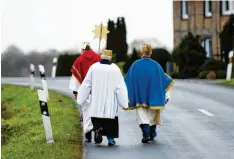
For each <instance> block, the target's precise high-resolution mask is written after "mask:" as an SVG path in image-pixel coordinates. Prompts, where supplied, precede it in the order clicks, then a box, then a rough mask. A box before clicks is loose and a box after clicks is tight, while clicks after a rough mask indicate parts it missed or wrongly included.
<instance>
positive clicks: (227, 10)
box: [221, 0, 234, 15]
mask: <svg viewBox="0 0 234 159" xmlns="http://www.w3.org/2000/svg"><path fill="white" fill-rule="evenodd" d="M221 5H222V14H223V15H230V14H231V13H234V1H231V0H229V1H227V0H226V1H224V0H223V1H222V4H221Z"/></svg>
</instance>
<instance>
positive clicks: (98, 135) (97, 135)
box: [94, 128, 102, 144]
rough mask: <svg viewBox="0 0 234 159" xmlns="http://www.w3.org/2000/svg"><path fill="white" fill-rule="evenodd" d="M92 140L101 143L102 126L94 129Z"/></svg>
mask: <svg viewBox="0 0 234 159" xmlns="http://www.w3.org/2000/svg"><path fill="white" fill-rule="evenodd" d="M94 141H95V143H96V144H100V143H102V128H100V129H97V130H95V134H94Z"/></svg>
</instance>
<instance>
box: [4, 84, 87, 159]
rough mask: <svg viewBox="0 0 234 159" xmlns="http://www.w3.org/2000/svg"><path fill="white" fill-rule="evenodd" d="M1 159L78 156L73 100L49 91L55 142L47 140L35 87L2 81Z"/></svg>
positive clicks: (76, 158)
mask: <svg viewBox="0 0 234 159" xmlns="http://www.w3.org/2000/svg"><path fill="white" fill-rule="evenodd" d="M1 92H2V100H1V110H2V120H1V121H2V147H1V148H2V155H1V157H2V159H81V158H82V156H83V144H82V143H83V142H82V135H81V134H82V128H81V126H80V123H79V118H78V117H79V114H78V111H77V108H76V105H75V103H74V102H73V101H72V99H70V98H69V97H66V96H63V95H60V94H58V93H56V92H54V91H50V92H49V94H50V100H49V101H48V108H49V113H50V117H51V124H52V130H53V136H54V141H55V142H54V143H52V144H47V143H46V140H45V133H44V127H43V122H42V117H41V112H40V106H39V101H38V97H37V91H36V90H30V88H29V87H23V86H13V85H2V89H1Z"/></svg>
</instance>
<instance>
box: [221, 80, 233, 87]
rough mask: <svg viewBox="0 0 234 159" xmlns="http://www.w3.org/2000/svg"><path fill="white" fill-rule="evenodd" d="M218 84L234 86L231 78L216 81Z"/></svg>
mask: <svg viewBox="0 0 234 159" xmlns="http://www.w3.org/2000/svg"><path fill="white" fill-rule="evenodd" d="M218 84H221V85H225V86H231V87H234V79H231V80H230V81H227V80H223V81H220V82H218Z"/></svg>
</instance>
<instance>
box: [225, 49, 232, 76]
mask: <svg viewBox="0 0 234 159" xmlns="http://www.w3.org/2000/svg"><path fill="white" fill-rule="evenodd" d="M228 58H229V63H228V66H227V75H226V80H231V77H232V58H233V51H230V52H229V56H228Z"/></svg>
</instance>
